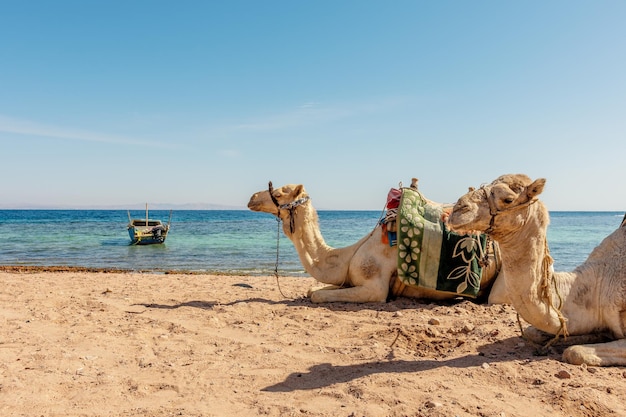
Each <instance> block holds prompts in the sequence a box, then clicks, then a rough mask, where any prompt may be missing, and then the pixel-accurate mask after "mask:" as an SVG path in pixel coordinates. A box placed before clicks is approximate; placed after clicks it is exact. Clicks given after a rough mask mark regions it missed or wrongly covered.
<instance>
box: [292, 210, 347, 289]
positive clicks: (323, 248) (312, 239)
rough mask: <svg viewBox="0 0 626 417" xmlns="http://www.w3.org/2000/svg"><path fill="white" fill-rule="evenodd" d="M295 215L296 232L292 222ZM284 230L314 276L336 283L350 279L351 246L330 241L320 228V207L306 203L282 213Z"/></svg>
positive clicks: (340, 283) (307, 269)
mask: <svg viewBox="0 0 626 417" xmlns="http://www.w3.org/2000/svg"><path fill="white" fill-rule="evenodd" d="M290 216H293V226H294V227H293V232H292V231H291V230H290V229H291V226H290V222H291V218H290ZM281 219H282V221H283V232H284V233H285V235H286V236H287V237H288V238H289V239H290V240H291V241H292V242H293V245H294V247H295V249H296V251H297V252H298V257H299V258H300V262H301V263H302V266H303V267H304V269H305V270H306V271H307V273H309V274H310V275H311V276H312V277H313V278H315V279H317V280H319V281H321V282H324V283H327V284H334V285H343V284H345V283H346V279H347V278H346V277H347V275H348V274H347V272H348V264H349V262H345V261H344V260H345V259H346V258H345V255H346V253H345V252H349V251H350V248H351V247H348V248H341V249H335V248H332V247H330V246H328V245H327V244H326V241H325V240H324V237H323V236H322V233H321V231H320V229H319V222H318V216H317V211H316V210H315V208H313V206H312V205H311V204H310V203H306V204H303V205H300V206H298V207H296V208H295V209H293V210H291V211H290V212H287V211H286V210H283V212H282V213H281Z"/></svg>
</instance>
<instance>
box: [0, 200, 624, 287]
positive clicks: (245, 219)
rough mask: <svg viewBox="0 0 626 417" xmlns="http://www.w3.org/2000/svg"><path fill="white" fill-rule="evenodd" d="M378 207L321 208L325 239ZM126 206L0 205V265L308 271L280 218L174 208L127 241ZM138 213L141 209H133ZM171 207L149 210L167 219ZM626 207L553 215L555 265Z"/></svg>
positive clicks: (567, 263) (569, 262) (582, 254)
mask: <svg viewBox="0 0 626 417" xmlns="http://www.w3.org/2000/svg"><path fill="white" fill-rule="evenodd" d="M381 214H382V213H381V212H380V211H333V210H318V215H319V227H320V230H321V233H322V235H323V236H324V239H325V240H326V243H327V244H328V245H330V246H332V247H343V246H348V245H351V244H353V243H355V242H357V241H358V240H359V239H360V238H362V237H363V236H365V235H366V234H367V233H369V232H371V231H372V230H373V229H374V228H375V227H376V225H377V224H378V222H379V220H380V218H381ZM128 215H129V213H128V212H127V211H126V210H0V265H10V266H44V267H51V266H60V267H84V268H94V269H101V268H102V269H121V270H129V271H146V272H156V273H166V272H185V273H187V272H195V273H215V274H236V275H273V274H275V273H276V272H278V274H279V275H289V276H308V274H307V273H306V272H305V271H304V269H303V268H302V265H301V264H300V261H299V259H298V255H297V253H296V251H295V249H294V247H293V244H292V243H291V241H290V240H289V239H288V238H287V237H286V236H285V235H284V234H283V232H282V228H279V226H280V223H279V222H278V221H277V220H276V218H275V217H274V216H272V215H270V214H267V213H257V212H252V211H248V210H181V211H174V212H173V213H172V217H171V229H170V232H169V234H168V236H167V239H166V241H165V243H164V244H160V245H147V246H137V245H131V244H130V238H129V236H128V232H127V228H126V226H127V224H128V217H129V216H128ZM130 215H131V217H133V218H143V217H144V216H145V212H141V211H136V212H132V211H131V212H130ZM169 215H170V212H169V211H160V210H151V211H150V218H151V219H160V220H162V221H163V222H165V223H166V222H167V221H168V219H169ZM623 216H624V213H623V212H579V211H576V212H565V211H555V212H551V213H550V218H551V223H550V226H549V228H548V243H549V246H550V252H551V254H552V256H553V258H554V259H555V270H557V271H570V270H573V269H574V268H575V267H576V266H577V265H579V264H581V263H582V262H583V261H584V260H585V259H586V258H587V256H588V255H589V253H590V252H591V250H592V249H593V248H594V247H595V246H597V245H598V244H599V243H600V242H601V241H602V239H603V238H604V237H606V236H607V235H609V234H610V233H611V232H613V231H614V230H615V229H616V228H617V227H618V226H619V225H620V223H621V221H622V218H623Z"/></svg>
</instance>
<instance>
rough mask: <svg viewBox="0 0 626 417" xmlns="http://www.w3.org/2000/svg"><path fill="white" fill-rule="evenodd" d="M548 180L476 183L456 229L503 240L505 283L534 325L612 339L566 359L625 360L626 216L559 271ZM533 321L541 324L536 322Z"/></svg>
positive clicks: (459, 209)
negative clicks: (582, 257) (551, 243)
mask: <svg viewBox="0 0 626 417" xmlns="http://www.w3.org/2000/svg"><path fill="white" fill-rule="evenodd" d="M545 183H546V180H545V179H544V178H540V179H537V180H535V181H532V180H531V179H530V178H529V177H528V176H526V175H523V174H509V175H503V176H501V177H499V178H497V179H496V180H495V181H493V182H492V183H491V184H489V185H484V186H482V187H480V188H479V189H473V188H470V190H469V192H468V193H466V194H465V195H463V196H462V197H461V198H459V200H458V201H457V202H456V204H455V205H454V207H453V209H452V212H451V213H450V215H449V217H448V219H447V222H448V226H449V227H450V228H451V229H453V230H456V231H457V232H464V231H469V230H472V231H481V232H484V233H487V234H488V235H490V236H491V237H492V238H493V239H494V240H495V241H496V242H498V244H499V248H500V252H501V254H502V270H503V272H504V274H503V279H502V282H503V286H504V287H505V291H506V292H507V295H508V297H509V300H510V302H511V304H512V305H513V307H514V308H515V309H516V310H517V312H518V313H519V315H520V316H521V317H522V318H523V319H524V320H525V321H527V322H528V323H530V324H531V326H533V327H531V328H530V329H532V330H536V329H538V330H540V331H543V332H546V333H548V334H550V335H555V337H554V338H553V341H556V340H557V339H558V338H559V337H560V336H563V337H566V336H567V335H601V334H602V335H603V334H605V333H609V334H610V335H611V336H612V337H611V339H613V340H611V341H609V342H606V343H595V344H574V345H572V346H569V347H568V348H567V349H565V351H564V352H563V356H562V357H563V360H564V361H565V362H568V363H571V364H576V365H580V364H587V365H590V366H613V365H621V366H624V365H626V339H625V338H624V335H625V334H626V217H625V218H624V220H623V221H622V223H621V225H620V227H619V228H617V230H615V231H614V232H613V233H611V234H610V235H609V236H607V237H606V238H605V239H604V240H603V241H602V242H601V243H600V244H599V245H598V246H597V247H596V248H595V249H594V250H593V251H592V252H591V254H590V255H589V257H588V258H587V260H586V261H585V262H584V263H583V264H581V265H580V266H578V267H577V268H575V269H574V270H573V271H572V272H554V270H553V268H552V263H553V260H552V258H551V256H550V253H549V249H548V243H547V240H546V234H547V228H548V223H549V214H548V210H547V209H546V207H545V205H544V204H543V203H542V202H541V201H539V200H538V197H537V196H538V195H539V194H541V193H542V191H543V189H544V185H545ZM533 328H534V329H533Z"/></svg>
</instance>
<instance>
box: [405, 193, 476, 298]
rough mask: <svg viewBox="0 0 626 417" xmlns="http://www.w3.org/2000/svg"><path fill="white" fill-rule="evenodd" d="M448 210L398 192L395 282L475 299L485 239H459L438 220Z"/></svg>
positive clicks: (409, 194)
mask: <svg viewBox="0 0 626 417" xmlns="http://www.w3.org/2000/svg"><path fill="white" fill-rule="evenodd" d="M446 208H449V206H448V207H446V206H444V205H437V204H432V203H430V202H428V201H427V200H426V199H425V198H424V197H422V195H421V194H420V193H419V191H417V190H415V189H412V188H402V196H401V198H400V206H399V207H398V215H397V218H396V221H397V233H398V235H397V236H398V237H397V245H398V278H399V279H400V281H402V282H403V283H404V284H405V285H408V286H419V287H425V288H430V289H433V290H438V291H442V292H448V293H454V294H459V295H463V296H467V297H476V296H477V295H478V290H479V289H480V280H481V278H482V269H483V268H482V267H481V266H480V263H479V261H480V259H481V257H482V255H483V254H484V253H485V250H486V245H487V243H486V240H487V239H486V236H485V235H480V236H472V235H459V234H457V233H454V232H451V231H449V230H448V228H447V227H446V225H445V224H444V222H443V220H442V215H443V214H444V210H445V209H446Z"/></svg>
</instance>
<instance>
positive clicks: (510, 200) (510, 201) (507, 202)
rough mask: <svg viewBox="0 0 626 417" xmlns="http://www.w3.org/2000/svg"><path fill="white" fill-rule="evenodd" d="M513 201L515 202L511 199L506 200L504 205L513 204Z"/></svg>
mask: <svg viewBox="0 0 626 417" xmlns="http://www.w3.org/2000/svg"><path fill="white" fill-rule="evenodd" d="M513 201H514V200H513V199H512V198H511V197H509V198H505V199H504V204H511V203H512V202H513Z"/></svg>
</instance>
